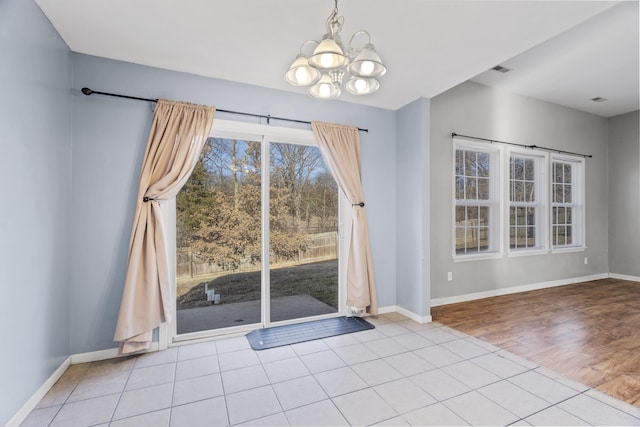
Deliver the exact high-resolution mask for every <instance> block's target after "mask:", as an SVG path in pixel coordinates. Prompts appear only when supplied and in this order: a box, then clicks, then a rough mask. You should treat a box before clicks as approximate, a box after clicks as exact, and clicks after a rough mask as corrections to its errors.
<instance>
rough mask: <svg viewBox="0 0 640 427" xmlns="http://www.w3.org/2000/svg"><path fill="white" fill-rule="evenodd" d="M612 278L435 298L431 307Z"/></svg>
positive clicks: (596, 276)
mask: <svg viewBox="0 0 640 427" xmlns="http://www.w3.org/2000/svg"><path fill="white" fill-rule="evenodd" d="M609 277H611V275H610V274H609V273H602V274H594V275H592V276H582V277H573V278H570V279H562V280H552V281H550V282H540V283H531V284H528V285H522V286H513V287H509V288H501V289H492V290H490V291H484V292H474V293H471V294H464V295H456V296H453V297H444V298H433V299H432V300H431V307H437V306H439V305H446V304H455V303H457V302H465V301H472V300H476V299H482V298H489V297H495V296H499V295H508V294H515V293H518V292H526V291H535V290H537V289H545V288H553V287H556V286H564V285H573V284H575V283H580V282H588V281H590V280H600V279H607V278H609Z"/></svg>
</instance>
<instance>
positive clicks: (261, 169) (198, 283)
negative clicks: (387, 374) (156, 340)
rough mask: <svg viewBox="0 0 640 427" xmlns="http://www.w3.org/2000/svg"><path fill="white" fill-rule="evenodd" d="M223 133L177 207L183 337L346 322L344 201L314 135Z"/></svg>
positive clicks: (178, 329)
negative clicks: (322, 320) (337, 319)
mask: <svg viewBox="0 0 640 427" xmlns="http://www.w3.org/2000/svg"><path fill="white" fill-rule="evenodd" d="M214 130H215V124H214ZM268 130H270V131H271V130H272V129H271V128H268ZM298 132H300V133H302V132H304V131H298ZM220 133H221V135H220V136H216V137H212V138H210V139H209V140H208V141H207V143H206V145H205V148H204V149H203V152H202V155H201V157H200V160H199V162H198V164H197V165H196V168H195V169H194V172H193V174H192V175H191V177H190V178H189V181H188V182H187V183H186V184H185V186H184V187H183V189H182V190H181V191H180V193H179V194H178V196H177V198H176V221H175V223H176V245H175V246H176V299H175V304H176V321H175V329H174V336H177V337H179V336H183V337H189V336H193V334H196V335H195V336H200V335H203V334H205V335H206V334H209V333H211V331H218V332H220V331H224V332H226V331H231V330H239V329H252V328H257V327H265V326H270V325H272V324H273V323H274V322H276V323H277V322H286V323H292V322H296V321H299V320H301V319H308V318H310V317H318V316H320V317H327V316H334V315H338V314H340V311H341V309H340V301H341V295H342V292H341V289H342V288H341V286H340V282H341V280H340V277H341V276H343V274H341V270H342V269H341V268H340V262H339V254H340V252H341V250H340V245H341V241H342V240H341V239H340V237H339V233H338V231H339V228H340V224H341V222H340V209H339V198H340V197H339V191H338V188H337V185H336V183H335V181H334V180H333V178H332V176H331V174H330V172H329V170H328V169H327V167H326V165H325V164H324V161H323V159H322V156H321V154H320V151H319V149H318V147H317V146H315V142H314V140H313V139H312V138H309V134H310V132H308V133H307V135H306V137H305V138H290V137H288V138H280V139H278V138H277V137H274V136H269V135H253V136H251V135H246V134H242V133H239V132H238V133H234V132H232V131H227V132H220ZM302 135H305V134H302Z"/></svg>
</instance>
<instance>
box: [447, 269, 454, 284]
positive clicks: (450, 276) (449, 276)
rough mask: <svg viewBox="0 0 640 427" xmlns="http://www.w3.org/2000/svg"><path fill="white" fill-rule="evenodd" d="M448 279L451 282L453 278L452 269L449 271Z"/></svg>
mask: <svg viewBox="0 0 640 427" xmlns="http://www.w3.org/2000/svg"><path fill="white" fill-rule="evenodd" d="M447 280H448V281H449V282H450V281H452V280H453V273H452V272H451V271H449V272H447Z"/></svg>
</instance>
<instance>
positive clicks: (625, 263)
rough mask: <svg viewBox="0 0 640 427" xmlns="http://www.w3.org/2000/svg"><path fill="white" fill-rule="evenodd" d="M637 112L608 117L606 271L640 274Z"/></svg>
mask: <svg viewBox="0 0 640 427" xmlns="http://www.w3.org/2000/svg"><path fill="white" fill-rule="evenodd" d="M639 118H640V112H638V111H635V112H632V113H628V114H623V115H620V116H616V117H611V118H610V119H609V271H610V272H611V273H617V274H625V275H628V276H635V277H640V263H639V262H638V254H640V221H638V212H640V175H639V173H638V168H639V167H640V135H639V132H638V129H639V128H640V122H639Z"/></svg>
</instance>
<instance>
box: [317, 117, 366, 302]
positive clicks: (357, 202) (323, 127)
mask: <svg viewBox="0 0 640 427" xmlns="http://www.w3.org/2000/svg"><path fill="white" fill-rule="evenodd" d="M311 127H312V128H313V134H314V135H315V137H316V140H317V141H318V145H319V146H320V152H321V153H322V157H323V158H324V160H325V162H326V163H327V165H328V167H329V169H330V170H331V173H332V175H333V178H334V179H335V180H336V182H337V183H338V186H339V187H340V189H341V190H342V191H343V192H344V194H345V195H346V197H347V199H348V200H349V202H350V203H351V206H352V210H353V215H352V223H351V236H349V259H348V264H347V305H349V306H351V307H352V308H355V310H357V311H358V312H366V313H369V314H373V315H376V314H378V301H377V297H376V283H375V279H374V277H373V262H372V258H371V247H370V244H369V227H368V225H367V211H366V208H365V205H364V200H363V199H364V197H363V193H362V175H361V173H360V135H359V134H358V129H357V128H355V127H350V126H340V125H334V124H330V123H319V122H313V123H312V124H311Z"/></svg>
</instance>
